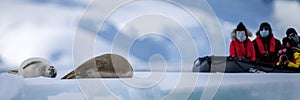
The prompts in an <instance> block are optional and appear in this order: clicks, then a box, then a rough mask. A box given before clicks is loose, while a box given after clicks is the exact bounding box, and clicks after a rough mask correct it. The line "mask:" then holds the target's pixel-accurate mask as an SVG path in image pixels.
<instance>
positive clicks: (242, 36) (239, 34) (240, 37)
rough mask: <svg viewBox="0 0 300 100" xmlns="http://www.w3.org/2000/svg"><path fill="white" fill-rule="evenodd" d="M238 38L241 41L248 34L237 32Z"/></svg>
mask: <svg viewBox="0 0 300 100" xmlns="http://www.w3.org/2000/svg"><path fill="white" fill-rule="evenodd" d="M236 38H237V39H238V40H239V41H241V42H243V41H245V40H246V35H245V33H236Z"/></svg>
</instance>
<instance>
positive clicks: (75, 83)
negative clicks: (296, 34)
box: [0, 72, 300, 100]
mask: <svg viewBox="0 0 300 100" xmlns="http://www.w3.org/2000/svg"><path fill="white" fill-rule="evenodd" d="M299 77H300V74H298V73H190V72H135V74H134V77H133V78H106V79H100V78H99V79H73V80H60V79H59V78H56V79H50V78H44V77H38V78H26V79H25V78H22V77H19V76H16V75H11V74H7V73H2V74H0V97H1V100H47V99H48V100H66V99H72V100H82V99H89V100H90V99H93V100H98V99H126V100H127V99H134V100H147V99H149V100H153V99H154V100H156V99H162V98H165V99H176V100H182V99H192V100H194V99H200V98H202V99H203V98H213V99H216V100H256V99H261V100H296V99H298V98H300V95H299V93H300V85H299V83H300V78H299ZM205 96H212V97H205Z"/></svg>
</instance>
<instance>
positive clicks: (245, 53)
mask: <svg viewBox="0 0 300 100" xmlns="http://www.w3.org/2000/svg"><path fill="white" fill-rule="evenodd" d="M251 36H252V33H251V32H250V31H249V30H247V29H246V27H245V25H244V24H243V23H242V22H240V23H239V24H238V25H237V27H236V29H234V30H233V31H232V33H231V38H232V41H231V42H230V50H229V51H230V56H231V57H234V58H247V59H251V60H252V61H255V60H256V57H255V56H256V55H255V50H254V47H253V43H252V42H251V40H250V39H249V38H248V37H251Z"/></svg>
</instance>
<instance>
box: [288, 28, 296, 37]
mask: <svg viewBox="0 0 300 100" xmlns="http://www.w3.org/2000/svg"><path fill="white" fill-rule="evenodd" d="M292 33H295V34H297V32H296V30H295V29H294V28H288V29H287V30H286V36H289V35H290V34H292Z"/></svg>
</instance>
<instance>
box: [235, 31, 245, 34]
mask: <svg viewBox="0 0 300 100" xmlns="http://www.w3.org/2000/svg"><path fill="white" fill-rule="evenodd" d="M236 34H246V32H245V31H236Z"/></svg>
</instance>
